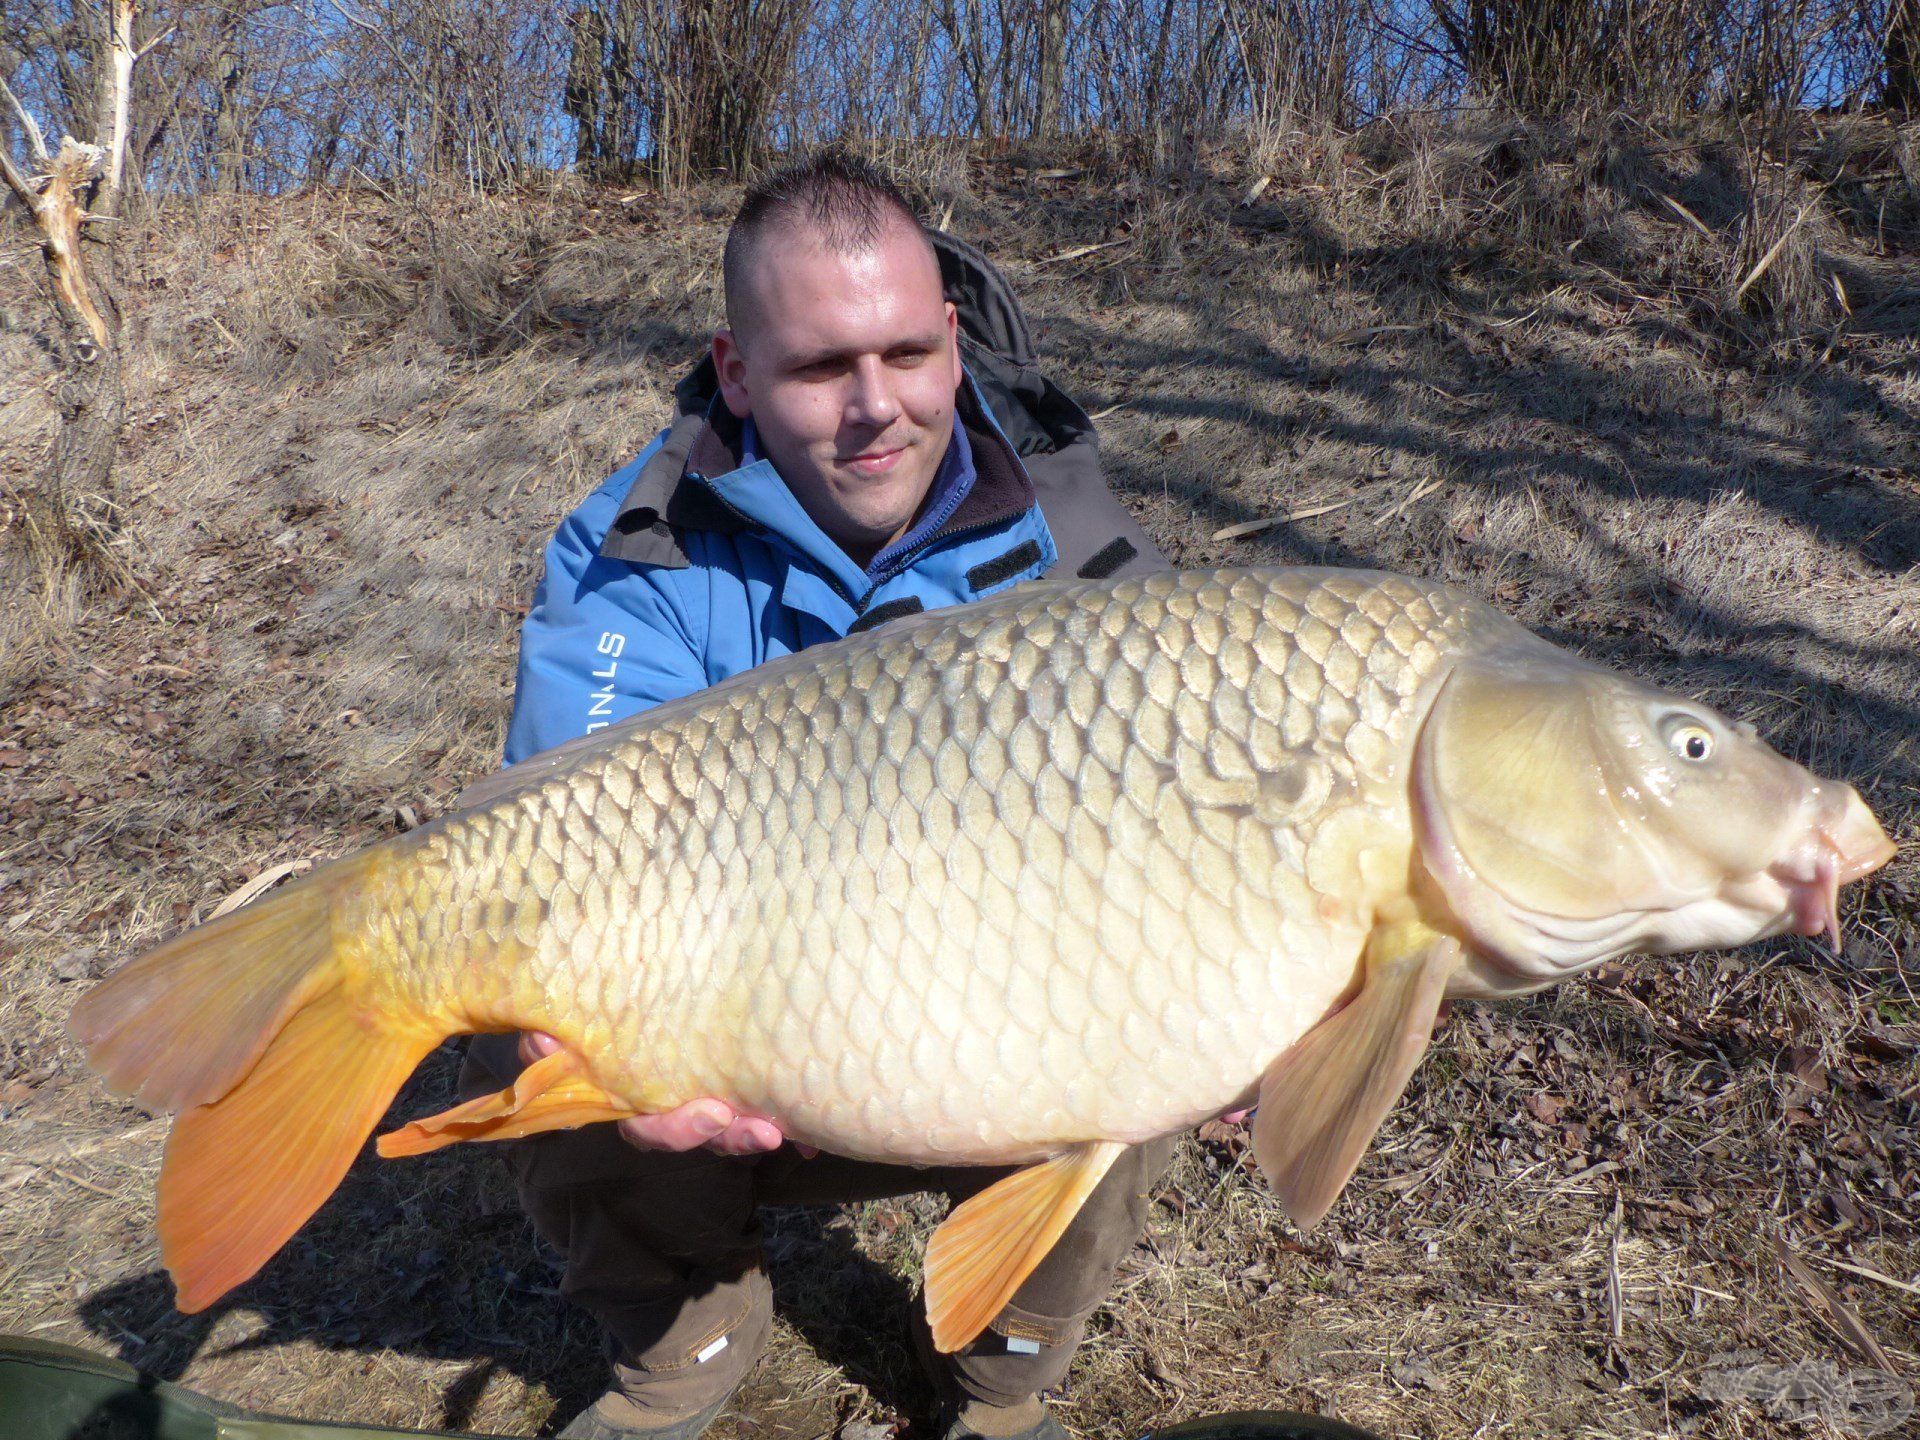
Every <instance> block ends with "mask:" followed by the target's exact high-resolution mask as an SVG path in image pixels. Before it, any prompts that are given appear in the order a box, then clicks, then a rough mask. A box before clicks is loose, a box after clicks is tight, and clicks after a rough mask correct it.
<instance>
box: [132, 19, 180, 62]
mask: <svg viewBox="0 0 1920 1440" xmlns="http://www.w3.org/2000/svg"><path fill="white" fill-rule="evenodd" d="M179 28H180V27H179V26H178V25H169V26H167V28H166V29H164V30H162V31H161V32H160V33H159V34H158V35H156V36H154V37H153V38H152V39H151V40H149V41H147V43H146V44H144V45H142V46H141V47H140V48H139V49H138V50H136V51H134V52H133V63H134V64H136V65H138V64H139V63H140V62H141V61H142V60H144V59H146V58H147V54H148V52H149V51H151V50H152V49H153V47H154V46H156V45H163V44H165V43H166V42H167V41H168V40H171V39H172V38H173V32H174V31H176V30H178V29H179Z"/></svg>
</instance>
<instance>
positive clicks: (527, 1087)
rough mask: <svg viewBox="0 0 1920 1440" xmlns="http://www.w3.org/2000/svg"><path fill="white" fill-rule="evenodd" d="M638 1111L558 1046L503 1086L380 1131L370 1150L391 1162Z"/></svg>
mask: <svg viewBox="0 0 1920 1440" xmlns="http://www.w3.org/2000/svg"><path fill="white" fill-rule="evenodd" d="M638 1113H639V1112H638V1111H637V1110H635V1109H634V1108H633V1107H632V1106H631V1105H628V1104H626V1103H625V1102H624V1101H621V1100H616V1099H615V1098H614V1097H613V1096H611V1095H609V1094H608V1093H607V1092H606V1091H605V1090H603V1089H602V1088H601V1087H600V1086H598V1085H596V1084H595V1083H594V1082H593V1081H592V1080H590V1079H588V1078H587V1076H586V1073H585V1071H584V1069H583V1068H582V1066H581V1064H580V1060H579V1057H578V1056H575V1055H572V1054H569V1053H568V1052H567V1051H565V1050H557V1051H555V1052H554V1053H553V1054H551V1055H547V1056H543V1057H542V1058H541V1059H539V1060H536V1061H534V1063H533V1064H531V1065H529V1066H528V1067H527V1068H526V1069H525V1070H523V1071H521V1072H520V1078H519V1079H517V1080H515V1081H514V1082H513V1084H512V1085H510V1086H509V1087H508V1088H506V1089H505V1090H500V1091H496V1092H495V1093H494V1094H492V1095H482V1096H481V1097H480V1098H479V1099H477V1100H469V1101H467V1102H466V1103H465V1104H464V1105H456V1106H454V1107H453V1108H452V1109H451V1110H443V1111H442V1112H441V1113H440V1114H438V1115H429V1116H427V1118H426V1119H424V1120H415V1121H413V1122H412V1123H411V1124H408V1125H403V1126H401V1127H400V1128H399V1129H398V1130H394V1131H391V1132H389V1133H388V1134H385V1135H382V1136H381V1137H380V1139H379V1142H378V1143H377V1144H376V1146H375V1147H374V1148H375V1149H377V1150H378V1151H379V1152H380V1155H381V1157H382V1158H384V1159H387V1160H392V1159H394V1158H396V1157H397V1156H401V1155H424V1154H426V1153H427V1152H428V1151H430V1150H440V1149H443V1148H445V1147H446V1146H448V1145H458V1144H461V1143H462V1142H463V1141H467V1140H518V1139H520V1138H521V1137H522V1136H526V1135H538V1134H540V1133H541V1132H542V1131H546V1130H577V1129H579V1127H580V1126H582V1125H592V1124H595V1123H597V1122H599V1121H602V1120H624V1119H626V1118H627V1117H628V1116H629V1115H636V1114H638Z"/></svg>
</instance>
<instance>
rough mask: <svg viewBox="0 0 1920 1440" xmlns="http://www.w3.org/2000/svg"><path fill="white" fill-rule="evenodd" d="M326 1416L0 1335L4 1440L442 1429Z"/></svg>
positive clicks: (1236, 1429)
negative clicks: (268, 1411) (202, 1390)
mask: <svg viewBox="0 0 1920 1440" xmlns="http://www.w3.org/2000/svg"><path fill="white" fill-rule="evenodd" d="M444 1433H445V1432H442V1431H433V1430H390V1429H383V1428H381V1427H379V1426H375V1425H340V1424H335V1423H333V1422H331V1421H327V1420H286V1419H280V1418H278V1417H275V1416H272V1415H249V1414H246V1413H245V1412H243V1411H241V1410H239V1409H236V1408H235V1407H234V1406H232V1405H228V1404H226V1403H225V1402H224V1401H220V1400H211V1399H209V1398H207V1397H206V1396H204V1395H196V1394H194V1393H193V1391H191V1390H187V1389H184V1388H182V1387H181V1386H178V1385H173V1384H169V1383H168V1382H167V1381H165V1380H156V1379H154V1378H153V1377H152V1376H151V1375H147V1374H143V1373H142V1372H141V1371H139V1370H136V1369H134V1368H133V1366H131V1365H128V1364H127V1363H125V1362H124V1361H121V1360H114V1359H110V1358H108V1357H107V1356H105V1355H95V1354H93V1353H92V1352H91V1351H87V1350H81V1349H77V1348H76V1347H74V1346H72V1345H57V1344H55V1343H53V1342H52V1341H48V1340H27V1339H21V1338H18V1337H15V1336H9V1335H0V1436H3V1437H4V1440H395V1437H399V1436H408V1435H441V1434H444ZM1141 1440H1379V1437H1378V1436H1375V1435H1372V1434H1370V1433H1368V1432H1367V1431H1365V1430H1360V1429H1356V1428H1355V1427H1354V1426H1352V1425H1346V1424H1343V1423H1341V1422H1340V1421H1338V1420H1328V1419H1325V1418H1324V1417H1322V1416H1318V1415H1296V1414H1294V1413H1292V1412H1290V1411H1279V1410H1244V1411H1240V1412H1238V1413H1235V1414H1232V1415H1210V1416H1207V1417H1205V1418H1203V1419H1199V1420H1187V1421H1184V1422H1182V1423H1181V1424H1178V1425H1169V1426H1168V1427H1166V1428H1165V1429H1164V1430H1155V1431H1153V1432H1151V1433H1150V1434H1148V1435H1146V1436H1143V1437H1141Z"/></svg>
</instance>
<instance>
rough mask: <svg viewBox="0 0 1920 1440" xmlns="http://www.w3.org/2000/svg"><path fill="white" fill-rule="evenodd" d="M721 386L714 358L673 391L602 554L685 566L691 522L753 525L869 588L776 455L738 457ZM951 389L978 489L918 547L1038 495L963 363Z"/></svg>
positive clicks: (736, 433)
mask: <svg viewBox="0 0 1920 1440" xmlns="http://www.w3.org/2000/svg"><path fill="white" fill-rule="evenodd" d="M718 390H719V387H718V385H717V383H715V377H714V375H713V362H712V360H711V359H710V358H709V359H707V360H705V361H703V362H702V364H701V366H700V368H699V369H697V370H696V371H695V372H694V373H693V374H692V375H689V376H688V377H687V378H686V380H684V381H682V382H681V384H680V386H679V387H678V389H677V390H676V391H675V396H674V398H675V399H676V401H677V402H678V405H679V410H680V413H679V414H678V415H677V416H676V417H675V419H674V422H673V424H672V425H671V426H670V427H669V428H668V430H667V434H666V437H665V439H664V440H663V441H662V442H661V445H660V448H659V449H658V450H657V451H656V452H655V453H654V455H653V458H652V459H651V460H649V461H648V462H647V463H646V464H645V465H643V466H641V467H640V473H639V474H638V475H637V476H635V477H634V481H633V484H632V485H631V486H630V487H629V488H628V490H627V494H626V498H625V499H624V500H623V501H621V504H620V509H619V511H618V512H617V513H616V514H615V515H614V518H613V523H612V524H611V525H610V526H608V527H607V533H606V537H605V539H604V540H603V541H602V542H601V545H600V553H601V554H602V555H604V556H606V557H608V558H609V559H614V560H625V561H627V562H629V563H631V564H637V565H659V566H662V567H665V568H667V569H673V570H678V569H684V568H685V567H686V565H687V563H688V561H687V552H686V550H685V548H684V546H683V545H682V543H681V538H680V537H681V536H682V535H683V534H684V533H686V532H687V531H689V530H706V531H714V532H718V533H721V534H733V533H738V532H739V531H742V530H746V529H751V528H754V527H756V526H757V527H759V528H762V529H765V530H768V531H771V532H772V533H773V534H775V535H777V536H779V537H780V538H781V539H783V540H785V541H786V542H787V543H788V544H790V545H792V546H793V547H794V548H795V549H797V550H799V551H800V552H801V553H803V554H804V555H806V556H807V557H808V558H809V559H811V560H813V561H814V562H815V563H816V564H818V565H820V566H821V567H822V568H824V569H825V570H826V571H827V573H829V574H831V575H833V576H834V577H835V579H836V580H837V581H839V582H840V583H841V584H843V585H844V586H846V587H847V588H848V590H849V593H851V594H855V595H858V594H861V593H863V592H864V591H865V590H866V588H867V586H868V583H869V582H868V579H867V577H866V573H865V572H864V571H862V570H861V569H860V567H859V566H858V565H856V564H854V562H853V560H852V558H851V557H849V556H848V555H847V553H846V552H845V551H844V550H842V549H841V548H840V547H839V546H838V545H836V544H834V542H833V541H832V540H830V539H828V538H827V536H826V535H825V533H824V532H822V531H821V529H820V527H819V526H817V525H815V524H814V523H813V520H812V519H811V518H810V517H809V516H808V515H807V513H806V512H805V511H804V510H802V509H801V508H800V505H799V502H797V501H796V500H794V498H793V494H792V492H791V491H789V490H788V489H787V487H786V482H785V481H783V480H781V479H780V477H779V473H778V472H777V471H776V470H775V469H774V468H773V464H772V462H771V461H767V460H762V461H759V462H757V463H756V464H753V465H746V466H743V465H742V464H741V463H740V461H741V444H740V440H741V436H740V430H741V424H740V421H739V420H737V419H736V418H734V415H733V412H732V411H731V410H729V409H727V407H726V405H725V403H724V402H723V401H722V400H721V399H720V396H719V393H718ZM955 398H956V408H957V409H958V411H959V415H960V423H961V424H962V425H963V426H964V427H965V428H966V432H967V440H968V443H969V444H970V445H971V446H972V447H973V464H974V471H975V479H974V482H973V488H972V489H971V490H970V491H968V492H967V497H966V499H964V500H963V501H961V502H960V504H959V505H958V506H957V507H956V508H955V510H954V512H953V514H951V515H949V516H948V517H947V519H946V522H945V523H944V524H942V525H941V526H940V528H939V529H938V530H936V531H935V532H934V533H933V534H932V535H930V536H928V537H927V538H926V540H925V541H923V542H922V544H921V546H920V547H919V548H920V549H926V548H928V547H931V546H934V545H938V544H939V543H940V542H941V541H942V540H944V539H946V538H947V537H949V536H951V535H955V534H958V533H961V532H963V531H969V530H974V529H984V528H986V527H988V526H991V525H996V524H999V523H1001V522H1002V521H1005V520H1009V519H1011V518H1013V517H1014V516H1016V515H1019V514H1021V513H1023V512H1024V511H1026V510H1028V509H1031V508H1032V507H1033V505H1034V504H1035V503H1036V497H1035V493H1034V488H1033V478H1032V476H1030V475H1029V474H1028V473H1027V467H1026V466H1025V465H1024V464H1023V463H1021V460H1020V457H1019V455H1017V454H1016V453H1015V452H1014V448H1013V446H1012V445H1011V444H1010V443H1009V442H1008V440H1007V437H1006V435H1005V434H1004V433H1003V432H1002V431H1001V429H1000V426H999V423H998V422H997V421H996V420H995V419H994V418H993V415H992V413H991V412H990V411H989V410H988V409H987V406H986V403H985V402H984V400H983V399H982V397H981V395H980V391H979V387H978V386H977V385H976V384H975V383H974V379H973V376H972V374H971V373H967V372H963V374H962V378H961V382H960V389H959V392H958V394H957V395H956V397H955ZM843 571H844V572H846V573H845V574H842V573H841V572H843Z"/></svg>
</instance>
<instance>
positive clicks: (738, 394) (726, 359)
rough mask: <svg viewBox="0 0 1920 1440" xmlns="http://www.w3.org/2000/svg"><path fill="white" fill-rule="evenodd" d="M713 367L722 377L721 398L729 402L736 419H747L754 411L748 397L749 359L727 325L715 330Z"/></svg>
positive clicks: (729, 407) (728, 404) (728, 407)
mask: <svg viewBox="0 0 1920 1440" xmlns="http://www.w3.org/2000/svg"><path fill="white" fill-rule="evenodd" d="M713 368H714V372H715V373H716V374H718V375H719V377H720V398H721V399H722V400H724V401H726V402H727V409H729V410H731V411H732V412H733V415H734V418H735V419H736V420H744V419H746V418H747V416H748V415H750V414H752V413H753V403H752V401H751V400H749V399H748V397H747V360H746V357H745V356H744V355H742V354H741V353H740V342H739V341H738V340H736V339H734V338H733V332H732V331H731V330H729V329H727V328H726V327H725V326H722V327H721V328H720V329H718V330H716V331H714V332H713Z"/></svg>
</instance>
